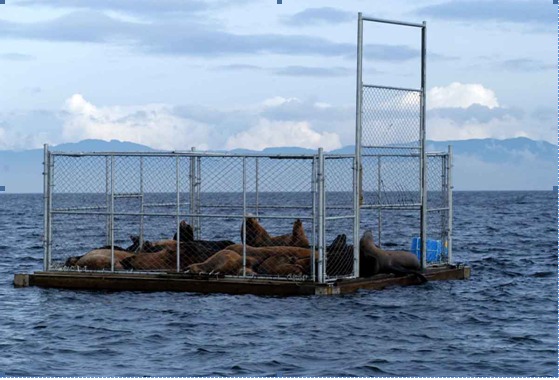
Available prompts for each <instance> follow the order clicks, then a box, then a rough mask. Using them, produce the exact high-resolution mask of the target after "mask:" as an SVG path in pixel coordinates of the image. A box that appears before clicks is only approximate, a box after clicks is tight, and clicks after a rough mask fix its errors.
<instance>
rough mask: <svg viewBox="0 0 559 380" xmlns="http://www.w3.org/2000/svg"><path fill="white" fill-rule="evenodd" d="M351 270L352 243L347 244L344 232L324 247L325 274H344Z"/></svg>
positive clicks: (349, 272)
mask: <svg viewBox="0 0 559 380" xmlns="http://www.w3.org/2000/svg"><path fill="white" fill-rule="evenodd" d="M352 272H353V245H352V244H347V236H346V235H345V234H341V235H338V236H337V237H336V238H335V239H334V240H333V241H332V243H331V244H330V245H329V246H328V247H326V274H327V275H328V276H344V275H349V274H351V273H352Z"/></svg>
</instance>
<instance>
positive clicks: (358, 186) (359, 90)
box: [353, 12, 363, 277]
mask: <svg viewBox="0 0 559 380" xmlns="http://www.w3.org/2000/svg"><path fill="white" fill-rule="evenodd" d="M356 81H357V83H356V86H355V92H356V93H355V102H356V104H355V158H354V164H353V182H354V184H353V209H354V213H355V219H354V221H353V240H354V241H353V263H354V266H353V272H354V274H355V276H356V277H359V244H358V241H359V232H360V230H361V218H360V211H361V204H362V203H363V202H362V201H363V198H362V194H363V193H362V189H363V175H362V172H363V167H362V166H361V137H362V132H363V131H362V116H363V14H362V13H361V12H359V13H358V15H357V75H356Z"/></svg>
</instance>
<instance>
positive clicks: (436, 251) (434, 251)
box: [411, 237, 443, 263]
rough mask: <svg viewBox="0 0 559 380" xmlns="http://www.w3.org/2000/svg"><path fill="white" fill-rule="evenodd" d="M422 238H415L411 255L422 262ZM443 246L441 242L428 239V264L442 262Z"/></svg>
mask: <svg viewBox="0 0 559 380" xmlns="http://www.w3.org/2000/svg"><path fill="white" fill-rule="evenodd" d="M420 252H421V238H418V237H414V238H413V240H412V242H411V253H413V254H414V255H416V256H417V258H418V259H420V260H421V256H420ZM442 253H443V245H442V243H441V241H440V240H433V239H427V262H428V263H437V262H440V261H441V257H442Z"/></svg>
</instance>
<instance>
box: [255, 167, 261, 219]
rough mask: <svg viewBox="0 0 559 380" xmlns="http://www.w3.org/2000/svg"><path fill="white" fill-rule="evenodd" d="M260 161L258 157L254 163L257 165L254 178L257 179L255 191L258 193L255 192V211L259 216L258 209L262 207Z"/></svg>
mask: <svg viewBox="0 0 559 380" xmlns="http://www.w3.org/2000/svg"><path fill="white" fill-rule="evenodd" d="M258 161H259V160H258V158H257V159H256V162H255V164H254V165H255V168H254V170H255V171H256V175H255V177H256V178H255V179H254V180H255V184H254V191H255V193H256V194H255V197H256V199H255V200H254V203H255V205H254V209H255V210H254V211H255V214H256V216H257V217H258V209H259V207H260V205H259V203H260V201H259V189H258V185H259V184H258V180H259V177H260V176H259V174H260V172H259V167H258Z"/></svg>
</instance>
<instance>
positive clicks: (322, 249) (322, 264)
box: [317, 148, 326, 284]
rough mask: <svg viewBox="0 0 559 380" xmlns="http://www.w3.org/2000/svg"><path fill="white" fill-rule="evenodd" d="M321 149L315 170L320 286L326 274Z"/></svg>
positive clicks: (322, 157)
mask: <svg viewBox="0 0 559 380" xmlns="http://www.w3.org/2000/svg"><path fill="white" fill-rule="evenodd" d="M322 153H323V151H322V148H319V149H318V170H317V182H318V268H317V271H318V276H317V281H318V282H319V283H321V284H323V283H324V281H325V277H326V276H325V272H326V270H325V269H326V262H325V259H326V254H325V251H326V243H325V242H326V237H325V236H324V235H325V226H324V216H325V215H324V211H325V208H324V205H325V204H326V199H325V191H324V156H323V154H322Z"/></svg>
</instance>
